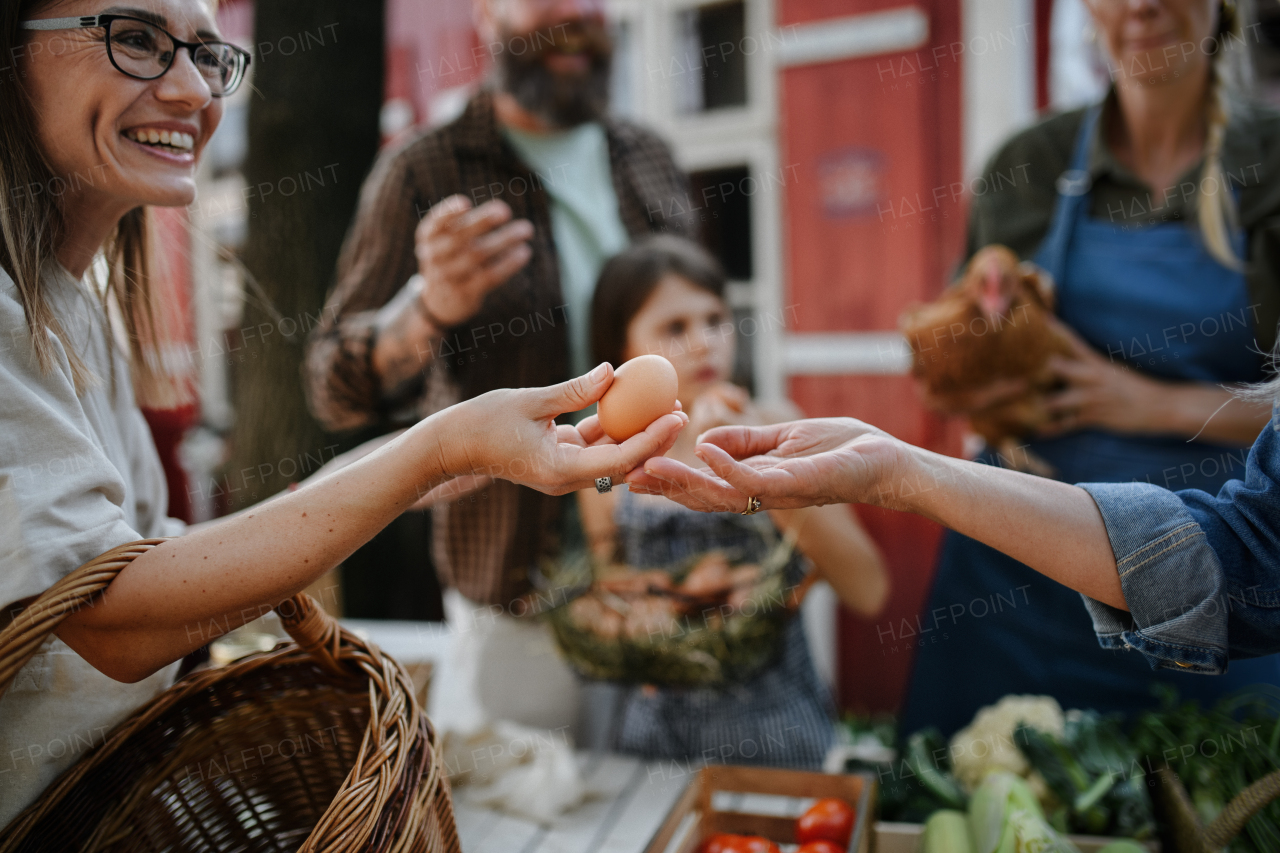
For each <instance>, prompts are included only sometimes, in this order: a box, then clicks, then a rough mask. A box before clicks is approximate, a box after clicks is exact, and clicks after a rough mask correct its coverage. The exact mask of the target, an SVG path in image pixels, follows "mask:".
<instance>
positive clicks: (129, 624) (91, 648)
mask: <svg viewBox="0 0 1280 853" xmlns="http://www.w3.org/2000/svg"><path fill="white" fill-rule="evenodd" d="M441 427H442V424H441V422H440V418H439V416H435V417H433V418H430V419H428V420H427V421H424V422H422V423H421V424H419V425H417V426H416V427H414V428H413V429H411V430H409V431H408V432H407V433H406V434H405V435H404V436H402V437H401V438H400V439H397V440H396V441H393V442H391V443H389V444H388V445H386V446H385V447H383V448H381V449H380V450H379V451H376V452H375V453H373V454H371V455H370V456H368V457H366V458H364V459H361V460H359V461H358V462H356V463H353V464H352V465H351V466H350V467H348V468H346V469H343V470H340V471H337V472H334V473H333V474H331V475H330V476H328V477H324V478H321V479H320V480H318V481H316V482H314V483H310V484H308V485H307V486H304V487H303V488H301V489H299V490H298V491H296V492H294V493H292V494H289V495H285V496H281V497H279V498H277V499H274V500H272V501H270V502H269V503H266V504H264V505H262V506H261V507H260V508H255V509H253V510H250V511H247V512H245V513H242V514H240V515H238V516H236V517H235V518H232V519H229V520H227V521H225V522H223V523H221V524H215V525H212V526H209V527H207V528H204V529H201V530H198V531H195V532H192V533H190V534H188V535H186V536H183V537H180V538H178V539H175V540H172V541H169V542H166V543H165V544H163V545H161V546H160V547H158V548H155V549H153V550H152V551H150V552H148V553H146V554H144V555H143V556H141V557H139V558H138V559H137V560H135V561H134V562H133V563H132V564H131V565H129V566H128V567H126V568H125V569H124V570H123V571H122V572H121V573H120V574H119V576H118V577H117V578H116V579H115V581H113V582H112V584H111V586H110V587H109V588H108V590H107V592H106V594H104V596H103V597H102V598H101V599H100V600H99V601H98V602H97V603H95V604H94V606H92V607H88V608H85V609H83V610H81V611H80V612H78V613H76V614H75V615H73V616H71V617H69V618H68V619H67V620H66V621H65V622H64V623H63V625H62V626H61V627H60V628H59V630H58V635H59V636H60V637H61V638H62V639H63V640H64V641H65V642H67V644H68V645H70V646H71V647H72V648H73V649H75V650H76V651H77V652H80V653H81V654H82V655H83V656H84V657H86V658H87V659H89V660H90V662H91V663H94V664H95V665H98V664H97V662H96V661H97V660H98V659H101V657H102V656H104V655H106V656H108V657H109V658H111V659H116V660H119V659H121V658H122V657H123V658H124V659H126V663H125V671H127V672H134V671H140V672H141V673H142V674H143V675H145V674H146V672H149V671H154V670H155V669H157V668H159V667H160V666H163V665H165V664H166V663H168V662H170V661H173V660H177V659H178V658H180V657H182V656H183V655H184V654H186V653H188V652H190V651H192V650H193V649H196V648H199V647H200V646H202V645H204V644H206V643H208V642H209V641H210V640H211V639H214V638H215V637H216V636H219V635H220V634H223V633H226V632H227V631H229V630H232V629H234V628H236V627H239V626H240V625H241V624H244V623H245V622H248V621H252V620H253V619H256V618H258V617H259V616H261V615H263V614H265V613H266V612H267V611H269V610H270V609H271V608H273V607H274V606H275V605H276V604H278V603H279V602H281V601H283V600H284V599H286V598H288V597H289V596H291V595H294V594H296V593H298V592H300V591H301V590H303V589H305V588H306V587H307V586H308V585H309V584H310V583H312V582H313V581H314V580H315V579H316V578H318V577H320V576H321V575H323V574H324V573H325V572H327V571H329V570H330V569H332V568H333V567H334V566H335V565H337V564H338V563H339V562H340V561H342V560H343V559H345V558H346V557H347V556H348V555H350V554H351V553H352V552H353V551H354V550H355V549H356V548H358V547H359V546H360V545H362V544H363V543H364V542H366V541H368V540H369V539H370V538H371V537H372V536H373V534H375V533H376V532H377V531H378V530H380V529H382V527H384V526H385V525H386V524H387V523H389V522H390V521H391V520H392V519H394V518H395V517H396V516H398V515H399V514H400V513H401V512H403V511H404V510H405V509H407V508H408V507H409V506H411V505H412V504H413V503H414V502H415V501H416V500H417V499H418V498H419V497H420V496H421V494H424V493H425V492H426V491H427V490H428V489H429V488H431V487H432V486H433V485H435V484H437V483H439V482H441V481H443V480H444V479H445V478H446V474H445V473H444V466H445V464H446V463H445V462H444V460H443V459H442V457H441V456H440V454H439V453H438V452H437V450H436V447H437V446H438V443H439V442H438V439H439V430H440V429H441ZM122 648H125V649H127V650H128V651H127V652H122V651H120V650H121V649H122ZM108 674H112V673H108Z"/></svg>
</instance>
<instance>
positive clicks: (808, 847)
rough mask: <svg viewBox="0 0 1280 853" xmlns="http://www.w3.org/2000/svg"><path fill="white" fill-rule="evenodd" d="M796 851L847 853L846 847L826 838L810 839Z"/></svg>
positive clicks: (807, 852)
mask: <svg viewBox="0 0 1280 853" xmlns="http://www.w3.org/2000/svg"><path fill="white" fill-rule="evenodd" d="M796 853H845V848H843V847H840V846H838V845H837V844H836V843H835V842H832V841H827V840H826V839H825V838H824V839H821V840H819V841H810V842H809V843H808V844H801V845H800V849H799V850H797V851H796Z"/></svg>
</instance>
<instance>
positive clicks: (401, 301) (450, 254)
mask: <svg viewBox="0 0 1280 853" xmlns="http://www.w3.org/2000/svg"><path fill="white" fill-rule="evenodd" d="M603 7H604V3H603V0H475V15H476V24H477V29H478V31H479V34H480V37H481V39H482V41H483V42H484V43H485V44H488V45H490V53H491V54H492V56H493V60H494V62H493V69H492V73H491V75H490V78H489V80H488V81H487V85H486V86H485V87H484V88H483V90H482V91H480V92H479V93H478V94H476V95H475V96H474V97H473V98H472V99H471V101H470V102H469V104H468V106H467V108H466V110H465V112H464V113H463V115H462V116H461V117H460V118H458V119H457V120H456V121H454V122H453V123H451V124H449V125H446V126H444V127H441V128H439V129H437V130H433V131H430V132H425V133H422V134H420V135H418V136H416V137H415V138H414V139H412V140H411V141H409V142H408V143H406V144H404V145H403V146H401V147H399V148H396V149H394V150H391V151H388V152H386V153H385V154H384V155H383V156H381V157H380V158H379V161H378V163H377V164H376V165H375V166H374V168H373V171H372V172H371V174H370V175H369V178H368V179H367V180H366V181H365V184H364V187H363V189H362V191H361V197H360V205H359V208H358V210H357V212H356V216H355V221H354V224H353V225H352V227H351V231H350V233H349V234H348V235H347V239H346V241H345V243H344V245H343V249H342V252H341V255H340V257H339V260H338V271H337V285H336V288H335V290H334V292H333V294H332V295H331V296H330V298H329V302H328V304H327V305H326V307H325V310H324V312H323V315H322V316H323V317H324V321H323V323H322V325H320V326H318V327H317V328H316V329H315V331H314V332H313V334H312V337H311V340H310V342H309V344H308V351H307V359H306V365H305V373H306V382H307V392H308V399H309V401H310V405H311V409H312V412H313V413H314V414H315V416H316V417H317V418H318V419H319V420H320V422H321V423H322V424H323V425H324V426H325V427H326V428H328V429H330V430H350V429H355V428H364V427H370V426H374V425H378V424H384V423H385V424H387V425H388V427H390V426H392V425H396V424H399V423H406V422H410V421H412V420H416V419H419V418H422V417H426V416H428V415H430V414H431V413H432V412H435V411H438V410H439V409H440V408H443V407H444V406H447V405H449V404H451V403H453V402H456V401H458V400H462V399H468V398H470V397H473V396H476V395H479V394H483V393H485V392H486V391H489V390H492V389H495V388H504V387H505V388H516V387H523V386H543V385H550V384H553V383H556V382H561V381H563V380H565V379H568V378H569V377H570V376H573V375H580V374H581V373H584V372H586V371H587V370H588V369H589V367H590V366H591V365H589V364H588V363H587V359H588V345H587V321H588V315H589V307H590V304H591V296H592V292H593V290H594V286H595V279H596V276H597V274H598V272H599V270H600V267H601V266H602V265H603V263H604V261H605V260H607V259H608V258H609V257H610V256H611V255H613V254H615V253H616V252H618V251H619V250H621V249H622V248H624V247H625V246H626V245H627V244H628V243H629V242H630V241H631V240H633V239H635V238H637V237H640V236H643V235H645V234H648V233H651V232H657V231H668V232H674V233H677V234H686V235H689V234H691V233H692V231H693V228H694V225H693V221H692V219H690V218H677V217H675V216H674V215H668V214H671V213H672V211H673V210H683V209H684V206H683V205H682V204H681V202H682V201H683V200H684V199H686V198H687V196H686V190H687V184H686V180H685V177H684V175H683V174H682V173H681V172H680V171H679V169H677V168H676V165H675V163H674V161H673V160H672V157H671V154H670V152H669V150H668V149H667V147H666V146H665V145H664V144H663V143H662V142H661V141H660V140H659V139H657V138H656V137H655V136H654V135H653V134H651V133H649V132H647V131H645V130H642V129H641V128H638V127H636V126H634V125H632V124H628V123H625V122H621V121H617V120H614V119H611V118H609V117H607V116H606V108H607V102H608V90H609V67H610V60H611V56H612V45H611V42H610V39H609V35H608V30H607V28H606V24H605V20H604V10H603ZM512 464H514V465H519V464H520V460H519V456H518V449H516V448H513V459H512ZM564 505H565V502H563V501H561V500H560V499H557V498H554V497H549V496H546V495H543V494H540V493H538V492H535V491H533V490H532V489H527V488H524V487H521V486H516V485H514V484H512V483H510V482H507V481H505V480H498V481H495V482H493V483H491V484H488V485H486V486H484V487H483V488H482V489H480V490H478V491H473V492H471V493H469V494H455V495H453V496H452V498H451V500H449V501H448V502H438V503H437V504H436V505H435V506H434V507H433V508H432V530H433V533H432V538H433V543H432V556H433V558H434V562H435V565H436V569H437V572H438V574H439V576H440V579H441V581H442V584H443V585H444V586H445V587H446V588H448V591H447V592H446V595H445V607H446V612H447V613H448V614H449V618H450V621H451V622H461V623H462V625H461V626H460V627H461V628H462V629H464V630H466V631H467V632H468V634H467V637H468V639H467V641H466V643H465V644H464V645H465V646H466V647H467V649H469V651H468V652H466V654H471V655H473V656H474V655H480V654H481V651H478V649H479V648H480V647H481V646H486V644H490V645H491V644H492V643H493V642H497V640H495V637H499V636H506V637H508V638H509V639H510V641H511V642H512V643H514V644H515V646H520V647H527V646H529V645H530V643H535V641H534V639H533V638H532V637H531V635H528V634H527V633H526V632H525V629H526V628H527V627H528V626H525V625H523V624H519V625H518V626H517V625H516V624H515V622H516V620H512V619H510V618H509V616H499V615H495V614H498V613H499V612H501V613H502V614H508V615H514V616H517V617H518V616H521V615H523V614H524V613H526V612H527V611H529V610H531V609H533V605H531V604H530V603H529V598H528V594H529V593H530V591H531V589H532V579H533V578H534V577H536V575H537V573H538V571H539V570H540V569H541V568H542V566H543V564H544V563H545V562H546V561H547V560H548V559H554V558H555V557H556V555H557V554H558V553H559V549H560V542H559V538H560V532H561V530H562V524H561V518H560V516H561V509H562V506H564ZM478 614H479V616H478ZM519 621H520V622H521V623H523V622H524V621H526V620H519ZM528 630H533V629H532V628H529V629H528ZM535 644H536V643H535ZM503 645H504V647H506V648H507V649H508V651H512V652H513V654H514V651H513V647H512V646H510V645H508V644H506V643H504V644H503ZM483 656H484V657H485V658H486V659H488V660H493V659H494V658H493V656H492V655H491V653H490V652H485V653H484V654H483ZM455 657H457V655H455ZM498 657H502V656H498ZM522 660H523V662H521V661H522ZM476 662H477V661H476V660H472V661H471V663H470V664H467V665H474V664H475V663H476ZM505 666H506V669H505V670H504V673H497V672H495V671H493V669H492V667H490V668H489V673H488V677H487V678H486V679H485V682H486V684H487V685H488V688H484V685H480V687H479V688H477V689H478V690H479V692H480V693H483V689H490V690H492V689H497V687H496V686H495V685H496V684H497V683H498V682H500V681H502V680H503V679H504V678H506V677H507V673H510V674H511V678H515V677H516V671H521V672H523V673H525V674H528V673H529V672H533V671H535V670H536V668H537V666H536V661H535V662H533V663H530V661H529V660H525V659H523V658H522V657H521V656H520V655H516V656H515V657H514V658H511V657H508V658H507V659H506V662H505ZM540 678H542V680H543V681H544V682H545V681H546V679H548V678H552V676H545V677H542V676H540ZM525 680H526V681H527V679H525ZM555 683H557V684H563V679H560V680H559V681H556V682H555ZM482 688H483V689H482ZM544 688H545V684H544ZM475 692H476V691H472V693H473V694H474V693H475ZM538 692H539V693H542V694H545V693H547V692H548V691H547V690H545V689H544V690H541V691H538ZM551 692H554V691H551ZM433 693H434V691H433ZM473 698H474V695H473ZM481 698H482V697H481ZM477 701H480V700H477ZM529 701H533V700H532V699H530V700H529ZM434 704H436V703H434V702H433V705H434ZM465 704H466V703H465V702H462V701H461V700H459V701H458V702H457V703H456V705H457V707H458V708H459V709H460V708H461V707H462V706H463V705H465ZM481 704H483V702H481ZM497 704H499V705H500V704H502V703H501V702H498V703H497ZM526 704H527V703H526ZM535 704H536V702H535ZM483 712H484V709H483V708H473V709H472V712H471V713H470V717H471V718H472V719H481V718H483V717H484V716H489V714H485V713H483ZM502 712H503V716H507V717H510V718H514V719H518V720H521V721H523V722H527V723H529V724H533V725H547V726H549V727H550V726H553V724H554V722H555V721H554V720H553V719H552V718H551V717H553V716H554V715H550V716H549V715H548V714H547V713H543V711H542V710H538V709H534V711H532V712H530V713H518V712H516V711H512V710H511V709H509V708H506V709H503V710H502ZM433 717H434V715H433ZM437 722H440V721H439V720H437ZM477 724H478V723H477Z"/></svg>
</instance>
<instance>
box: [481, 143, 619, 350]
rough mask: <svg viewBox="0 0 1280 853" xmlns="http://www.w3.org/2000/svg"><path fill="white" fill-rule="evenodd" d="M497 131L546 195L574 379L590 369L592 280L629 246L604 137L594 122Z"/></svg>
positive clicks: (593, 290)
mask: <svg viewBox="0 0 1280 853" xmlns="http://www.w3.org/2000/svg"><path fill="white" fill-rule="evenodd" d="M502 132H503V134H504V135H505V136H506V139H507V141H508V142H509V143H511V147H512V148H514V149H515V150H516V153H517V154H519V155H520V159H522V160H523V161H524V162H525V165H527V166H529V167H530V168H532V169H533V170H534V171H535V172H536V174H537V181H538V183H539V184H540V185H541V186H542V187H543V189H545V190H546V191H547V195H549V196H551V236H552V237H553V238H554V240H555V244H556V257H557V258H558V260H559V263H560V290H561V293H562V295H563V296H564V301H565V313H566V316H567V318H568V325H569V367H570V369H571V370H572V371H573V375H574V376H580V375H582V374H583V373H586V372H587V371H588V370H590V369H591V368H592V367H594V366H595V365H594V364H593V363H592V362H591V347H590V344H589V338H588V334H589V327H590V325H591V298H592V296H594V295H595V290H596V278H597V277H598V276H599V275H600V269H601V267H603V266H604V264H605V261H607V260H609V258H611V257H613V256H614V255H616V254H617V253H618V252H621V251H622V250H623V249H625V248H626V247H627V244H628V243H630V242H631V240H630V237H629V236H628V234H627V229H626V227H625V226H624V225H623V224H622V216H621V214H620V213H618V194H617V193H616V192H615V191H614V189H613V169H612V167H611V166H610V163H609V137H608V136H607V135H606V134H605V131H604V126H603V125H601V124H600V123H599V122H586V123H585V124H580V125H578V126H577V127H574V128H570V129H569V130H563V131H557V132H555V133H525V132H522V131H519V130H516V129H515V128H510V127H508V128H503V131H502Z"/></svg>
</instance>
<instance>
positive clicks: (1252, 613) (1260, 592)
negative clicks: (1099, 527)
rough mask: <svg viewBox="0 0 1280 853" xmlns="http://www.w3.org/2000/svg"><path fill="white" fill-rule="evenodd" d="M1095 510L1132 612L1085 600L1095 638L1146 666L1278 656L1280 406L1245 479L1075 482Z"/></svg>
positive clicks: (1191, 667)
mask: <svg viewBox="0 0 1280 853" xmlns="http://www.w3.org/2000/svg"><path fill="white" fill-rule="evenodd" d="M1080 485H1081V487H1082V488H1084V489H1085V490H1086V491H1088V492H1089V494H1090V495H1091V496H1092V497H1093V499H1094V501H1095V502H1096V503H1097V505H1098V509H1099V510H1100V511H1101V512H1102V518H1103V521H1104V522H1105V523H1106V526H1107V535H1108V536H1109V537H1110V539H1111V550H1112V551H1113V552H1115V555H1116V568H1117V569H1118V570H1119V572H1120V586H1121V588H1122V589H1123V591H1124V598H1125V603H1127V604H1128V605H1129V612H1127V613H1126V612H1125V611H1123V610H1117V609H1116V608H1114V607H1109V606H1108V605H1106V604H1103V603H1101V602H1099V601H1095V600H1093V599H1091V598H1088V597H1085V600H1084V601H1085V606H1086V607H1087V608H1088V610H1089V615H1090V616H1091V617H1093V626H1094V630H1095V631H1096V632H1097V634H1098V641H1099V642H1100V643H1101V644H1102V645H1103V647H1105V648H1109V649H1130V650H1133V649H1136V650H1137V651H1139V652H1141V653H1142V654H1143V655H1145V656H1146V658H1147V660H1148V661H1149V662H1150V663H1151V666H1152V667H1153V668H1155V669H1160V668H1168V669H1173V668H1181V669H1185V670H1188V671H1190V672H1200V673H1206V674H1211V675H1220V674H1221V673H1223V672H1225V671H1226V669H1227V662H1228V660H1230V659H1231V658H1248V657H1258V656H1260V655H1268V654H1273V653H1275V652H1280V406H1278V407H1277V408H1276V410H1274V411H1273V412H1272V417H1271V423H1270V424H1269V425H1268V426H1267V427H1266V428H1265V429H1264V430H1263V431H1262V434H1261V435H1260V436H1259V437H1258V440H1257V441H1256V442H1255V443H1254V445H1253V449H1252V450H1251V451H1250V453H1249V459H1248V462H1247V463H1246V467H1245V472H1244V479H1243V480H1231V481H1230V482H1228V483H1227V484H1226V485H1224V486H1223V487H1222V489H1221V490H1220V491H1219V492H1218V494H1217V496H1216V497H1215V496H1213V495H1210V494H1207V493H1206V492H1202V491H1198V490H1194V489H1192V490H1187V491H1182V492H1170V491H1167V490H1165V489H1162V488H1160V487H1158V486H1153V485H1150V484H1147V483H1081V484H1080Z"/></svg>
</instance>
